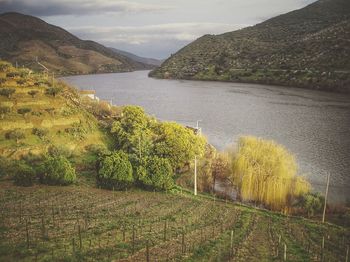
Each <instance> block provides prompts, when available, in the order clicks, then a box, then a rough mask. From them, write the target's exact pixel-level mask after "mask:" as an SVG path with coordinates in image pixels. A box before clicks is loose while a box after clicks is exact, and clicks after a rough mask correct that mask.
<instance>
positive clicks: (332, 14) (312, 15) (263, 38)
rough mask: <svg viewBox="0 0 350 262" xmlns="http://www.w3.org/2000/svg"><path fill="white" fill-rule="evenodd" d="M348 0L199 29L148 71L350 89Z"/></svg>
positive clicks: (329, 0) (321, 2)
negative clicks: (224, 28) (210, 31)
mask: <svg viewBox="0 0 350 262" xmlns="http://www.w3.org/2000/svg"><path fill="white" fill-rule="evenodd" d="M349 41H350V2H349V1H347V0H319V1H317V2H315V3H313V4H311V5H309V6H307V7H305V8H303V9H300V10H296V11H293V12H290V13H287V14H284V15H280V16H277V17H275V18H272V19H270V20H267V21H265V22H263V23H261V24H258V25H255V26H252V27H248V28H244V29H242V30H238V31H234V32H229V33H225V34H222V35H217V36H215V35H205V36H203V37H201V38H199V39H198V40H196V41H194V42H193V43H191V44H189V45H188V46H186V47H184V48H183V49H181V50H180V51H179V52H178V53H176V54H175V55H173V56H172V57H170V58H169V59H168V60H166V61H165V62H164V63H163V64H162V66H161V67H160V68H158V69H155V70H154V71H153V72H152V73H151V74H150V75H151V76H154V77H159V78H180V79H197V80H219V81H234V82H253V83H263V84H276V85H286V86H297V87H305V88H313V89H324V90H331V91H342V92H350V62H349V61H350V59H349V58H350V45H349Z"/></svg>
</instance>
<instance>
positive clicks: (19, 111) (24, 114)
mask: <svg viewBox="0 0 350 262" xmlns="http://www.w3.org/2000/svg"><path fill="white" fill-rule="evenodd" d="M31 111H32V109H30V108H28V107H24V108H19V109H18V110H17V113H18V114H21V115H23V116H26V114H28V113H29V112H31Z"/></svg>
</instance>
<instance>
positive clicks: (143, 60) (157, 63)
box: [110, 47, 164, 66]
mask: <svg viewBox="0 0 350 262" xmlns="http://www.w3.org/2000/svg"><path fill="white" fill-rule="evenodd" d="M110 49H111V50H112V51H114V52H116V53H118V54H121V55H123V56H126V57H128V58H130V59H131V60H133V61H136V62H140V63H143V64H147V65H153V66H160V65H161V64H162V63H163V62H164V60H160V59H154V58H147V57H141V56H137V55H135V54H132V53H129V52H126V51H122V50H119V49H116V48H113V47H110Z"/></svg>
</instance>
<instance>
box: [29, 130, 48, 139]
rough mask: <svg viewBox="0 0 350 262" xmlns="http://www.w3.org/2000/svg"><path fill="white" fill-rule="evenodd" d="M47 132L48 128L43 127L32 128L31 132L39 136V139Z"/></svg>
mask: <svg viewBox="0 0 350 262" xmlns="http://www.w3.org/2000/svg"><path fill="white" fill-rule="evenodd" d="M48 133H49V130H47V129H44V128H33V130H32V134H33V135H36V136H38V137H40V138H41V139H42V138H44V137H45V136H46V135H47V134H48Z"/></svg>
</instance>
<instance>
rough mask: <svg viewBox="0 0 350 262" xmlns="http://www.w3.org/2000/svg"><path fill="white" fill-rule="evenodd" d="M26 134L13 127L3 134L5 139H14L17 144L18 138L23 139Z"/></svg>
mask: <svg viewBox="0 0 350 262" xmlns="http://www.w3.org/2000/svg"><path fill="white" fill-rule="evenodd" d="M25 137H26V136H25V134H24V132H23V131H21V130H18V129H15V130H12V131H9V132H7V133H6V134H5V138H6V139H13V140H16V143H17V144H18V142H19V140H21V139H24V138H25Z"/></svg>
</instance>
